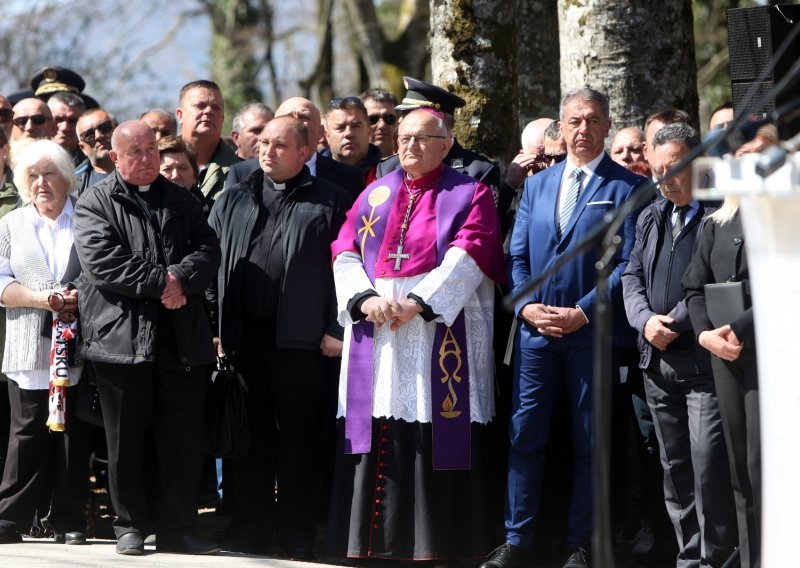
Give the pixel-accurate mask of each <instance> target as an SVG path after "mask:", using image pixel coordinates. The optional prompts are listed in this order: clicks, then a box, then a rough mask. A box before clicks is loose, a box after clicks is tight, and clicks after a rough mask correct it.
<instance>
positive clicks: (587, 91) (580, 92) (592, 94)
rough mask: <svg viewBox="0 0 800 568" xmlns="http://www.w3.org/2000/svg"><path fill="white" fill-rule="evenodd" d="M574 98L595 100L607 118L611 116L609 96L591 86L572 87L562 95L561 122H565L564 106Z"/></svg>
mask: <svg viewBox="0 0 800 568" xmlns="http://www.w3.org/2000/svg"><path fill="white" fill-rule="evenodd" d="M572 99H580V100H582V101H584V102H595V103H597V104H599V105H600V110H601V111H602V112H603V117H604V118H606V119H608V118H610V112H609V109H608V97H607V96H605V95H604V94H603V93H601V92H600V91H596V90H594V89H592V88H590V87H580V88H578V89H570V90H569V91H567V92H566V93H564V96H563V97H561V104H560V105H559V107H558V119H559V120H560V121H561V122H564V107H566V106H567V104H568V103H569V102H570V101H571V100H572Z"/></svg>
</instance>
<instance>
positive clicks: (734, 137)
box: [703, 97, 800, 167]
mask: <svg viewBox="0 0 800 568" xmlns="http://www.w3.org/2000/svg"><path fill="white" fill-rule="evenodd" d="M798 114H800V97H795V98H794V99H792V100H791V101H789V102H787V103H784V104H782V105H781V106H779V107H778V108H776V109H774V110H772V111H771V112H769V113H768V114H767V115H766V116H765V117H764V118H760V119H758V120H748V121H747V122H745V123H744V124H742V125H741V126H740V127H738V128H733V129H730V131H729V130H728V129H724V128H723V129H715V130H712V131H711V132H709V133H708V134H706V135H705V137H704V138H703V144H704V145H706V144H708V145H709V146H708V151H707V155H709V156H711V157H714V158H719V157H722V156H724V155H725V154H731V153H733V152H735V151H736V150H737V149H738V148H739V147H740V146H742V145H743V144H746V143H747V142H749V141H750V140H752V139H753V138H755V137H756V133H757V132H758V129H759V128H761V127H762V126H764V125H765V124H771V123H773V122H778V123H781V122H789V121H791V120H794V119H795V118H796V117H797V116H798ZM778 167H780V166H778Z"/></svg>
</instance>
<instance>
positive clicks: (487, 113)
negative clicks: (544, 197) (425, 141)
mask: <svg viewBox="0 0 800 568" xmlns="http://www.w3.org/2000/svg"><path fill="white" fill-rule="evenodd" d="M516 37H517V32H516V24H515V14H514V11H513V10H508V9H507V3H506V2H504V1H503V0H431V75H432V76H433V82H434V83H435V84H436V85H439V86H441V87H443V88H445V89H447V90H449V91H451V92H453V93H456V94H457V95H458V96H460V97H462V98H463V99H464V100H466V101H467V104H466V106H465V107H464V108H462V109H460V110H459V111H457V113H456V126H455V134H456V138H458V141H459V142H460V143H461V144H462V145H463V146H465V147H467V148H472V149H474V150H477V151H482V152H484V153H488V154H489V155H490V156H491V157H492V158H495V159H497V160H499V161H500V162H501V163H502V164H503V165H505V164H506V163H507V162H508V161H509V160H510V159H511V158H512V157H513V155H514V154H515V153H516V152H517V150H518V146H519V140H518V134H519V128H518V126H517V83H516V81H515V80H513V77H515V76H516V71H517V45H516ZM510 79H511V80H510Z"/></svg>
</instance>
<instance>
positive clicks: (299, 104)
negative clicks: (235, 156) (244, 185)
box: [225, 97, 366, 201]
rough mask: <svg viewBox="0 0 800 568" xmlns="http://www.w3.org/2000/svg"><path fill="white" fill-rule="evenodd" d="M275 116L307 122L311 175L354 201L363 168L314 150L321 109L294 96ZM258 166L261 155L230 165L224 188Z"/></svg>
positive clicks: (359, 191)
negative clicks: (346, 194) (332, 184)
mask: <svg viewBox="0 0 800 568" xmlns="http://www.w3.org/2000/svg"><path fill="white" fill-rule="evenodd" d="M275 116H276V117H277V116H293V117H294V118H297V119H299V120H301V121H302V122H303V124H305V126H306V128H307V129H308V139H309V144H311V153H310V154H309V156H308V158H307V159H306V166H307V167H308V170H309V172H310V173H311V175H312V176H314V177H318V178H322V179H324V180H328V181H329V182H332V183H335V184H336V185H338V186H340V187H342V188H344V189H346V190H347V192H348V193H349V194H350V196H351V197H352V199H353V201H355V199H356V197H358V194H359V193H361V190H363V189H364V187H366V184H365V181H364V179H365V178H364V172H363V171H361V170H360V169H358V168H356V167H353V166H351V165H348V164H345V163H344V162H337V161H336V160H334V159H333V158H331V157H330V156H326V155H324V154H320V153H319V152H317V151H316V150H315V147H316V141H317V140H318V139H319V137H320V132H321V130H322V124H321V123H320V114H319V109H318V108H317V107H316V106H314V103H312V102H311V101H310V100H308V99H304V98H302V97H292V98H290V99H287V100H285V101H283V102H282V103H281V105H280V106H279V107H278V108H277V109H276V110H275ZM258 169H259V163H258V158H257V157H256V158H253V159H252V160H245V161H244V162H239V163H238V164H234V165H232V166H231V169H230V171H229V172H228V178H227V179H226V180H225V188H226V189H227V188H229V187H233V186H234V185H236V184H237V183H241V182H243V181H245V180H246V179H247V176H249V175H250V174H251V173H253V172H254V171H256V170H258Z"/></svg>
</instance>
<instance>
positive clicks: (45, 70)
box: [31, 65, 99, 110]
mask: <svg viewBox="0 0 800 568" xmlns="http://www.w3.org/2000/svg"><path fill="white" fill-rule="evenodd" d="M85 87H86V81H84V80H83V77H81V76H80V75H79V74H78V73H76V72H75V71H73V70H72V69H67V68H66V67H59V66H57V65H45V66H44V67H42V68H41V69H39V70H38V71H36V72H35V73H34V74H33V75H32V76H31V89H32V90H33V94H34V96H36V97H37V98H40V99H42V100H43V101H47V99H49V98H50V97H51V96H52V95H54V94H56V93H61V92H68V93H75V94H76V95H80V97H81V98H82V99H83V102H84V103H85V104H86V109H87V110H88V109H92V108H97V107H98V106H99V105H98V104H97V101H96V100H94V98H92V97H90V96H89V95H86V94H84V92H83V89H84V88H85Z"/></svg>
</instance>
